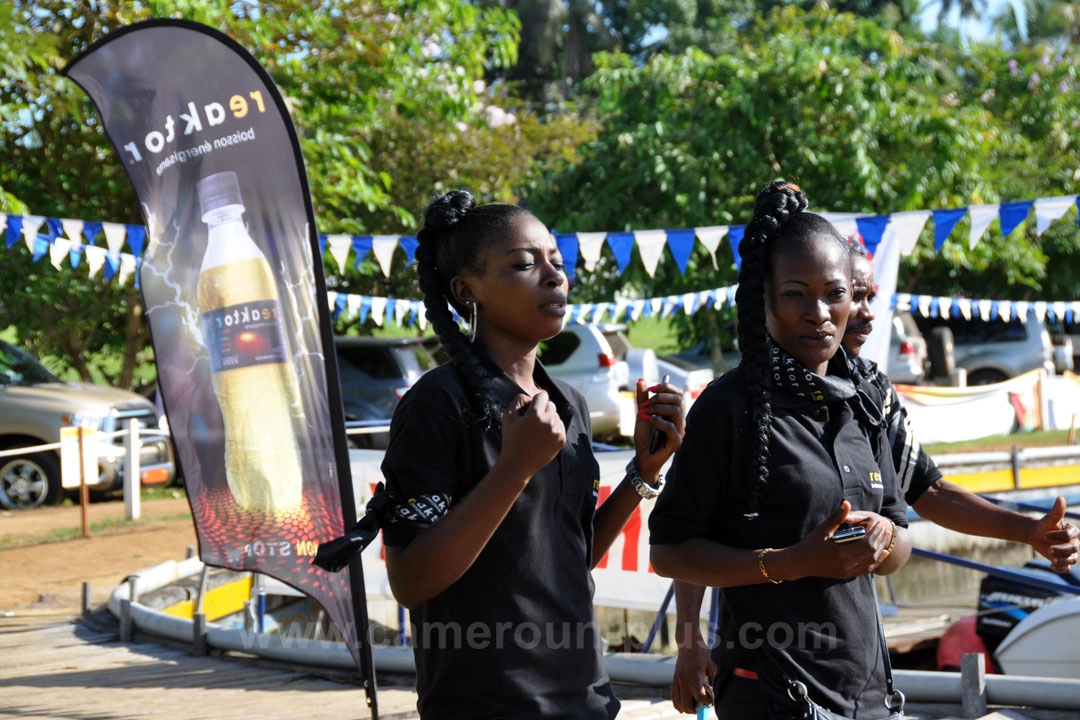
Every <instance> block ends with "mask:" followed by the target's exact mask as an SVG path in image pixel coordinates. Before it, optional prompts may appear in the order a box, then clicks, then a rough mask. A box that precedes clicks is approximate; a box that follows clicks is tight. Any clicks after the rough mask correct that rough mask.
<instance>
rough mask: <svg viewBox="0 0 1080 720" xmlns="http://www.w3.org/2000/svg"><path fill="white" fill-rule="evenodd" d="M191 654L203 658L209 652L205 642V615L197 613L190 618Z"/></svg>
mask: <svg viewBox="0 0 1080 720" xmlns="http://www.w3.org/2000/svg"><path fill="white" fill-rule="evenodd" d="M191 631H192V633H193V636H192V638H191V654H192V655H194V656H195V657H203V656H204V655H206V654H207V653H208V652H209V651H210V646H209V645H208V644H207V642H206V613H201V612H197V613H195V614H194V615H193V616H192V617H191Z"/></svg>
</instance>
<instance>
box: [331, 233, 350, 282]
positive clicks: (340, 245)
mask: <svg viewBox="0 0 1080 720" xmlns="http://www.w3.org/2000/svg"><path fill="white" fill-rule="evenodd" d="M326 246H327V248H328V249H329V250H330V257H332V258H334V262H336V263H337V266H338V270H339V271H340V272H342V273H344V272H345V269H346V267H347V266H346V264H345V263H347V262H348V261H349V250H351V249H352V235H327V237H326Z"/></svg>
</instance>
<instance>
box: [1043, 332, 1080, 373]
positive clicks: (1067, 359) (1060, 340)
mask: <svg viewBox="0 0 1080 720" xmlns="http://www.w3.org/2000/svg"><path fill="white" fill-rule="evenodd" d="M1046 329H1047V330H1048V331H1049V332H1050V341H1051V342H1053V343H1054V369H1055V370H1057V372H1058V374H1061V373H1064V372H1065V371H1066V370H1073V369H1074V368H1075V367H1076V364H1077V360H1078V358H1077V357H1076V352H1077V351H1078V350H1080V348H1077V346H1076V344H1077V343H1078V342H1080V327H1077V324H1076V323H1073V322H1065V321H1064V320H1061V319H1057V320H1053V321H1050V320H1047V321H1046Z"/></svg>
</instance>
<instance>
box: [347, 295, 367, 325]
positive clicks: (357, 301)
mask: <svg viewBox="0 0 1080 720" xmlns="http://www.w3.org/2000/svg"><path fill="white" fill-rule="evenodd" d="M363 304H364V296H363V295H347V296H346V297H345V309H346V310H348V311H349V319H350V320H351V319H352V318H355V317H359V316H360V306H362V305H363Z"/></svg>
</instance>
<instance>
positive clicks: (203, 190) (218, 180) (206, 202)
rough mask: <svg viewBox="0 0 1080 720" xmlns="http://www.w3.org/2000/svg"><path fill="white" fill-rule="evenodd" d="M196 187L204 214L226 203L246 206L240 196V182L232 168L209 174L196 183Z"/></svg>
mask: <svg viewBox="0 0 1080 720" xmlns="http://www.w3.org/2000/svg"><path fill="white" fill-rule="evenodd" d="M195 189H196V191H197V192H198V194H199V207H200V208H202V214H203V215H206V213H208V212H210V211H211V210H217V209H218V208H221V207H225V206H226V205H239V206H240V207H243V206H244V201H243V199H242V198H241V197H240V182H239V181H238V180H237V179H236V173H234V172H233V171H232V170H226V171H225V172H219V173H214V174H213V175H207V176H206V177H204V178H203V179H202V180H200V181H199V182H198V183H197V184H196V185H195Z"/></svg>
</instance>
